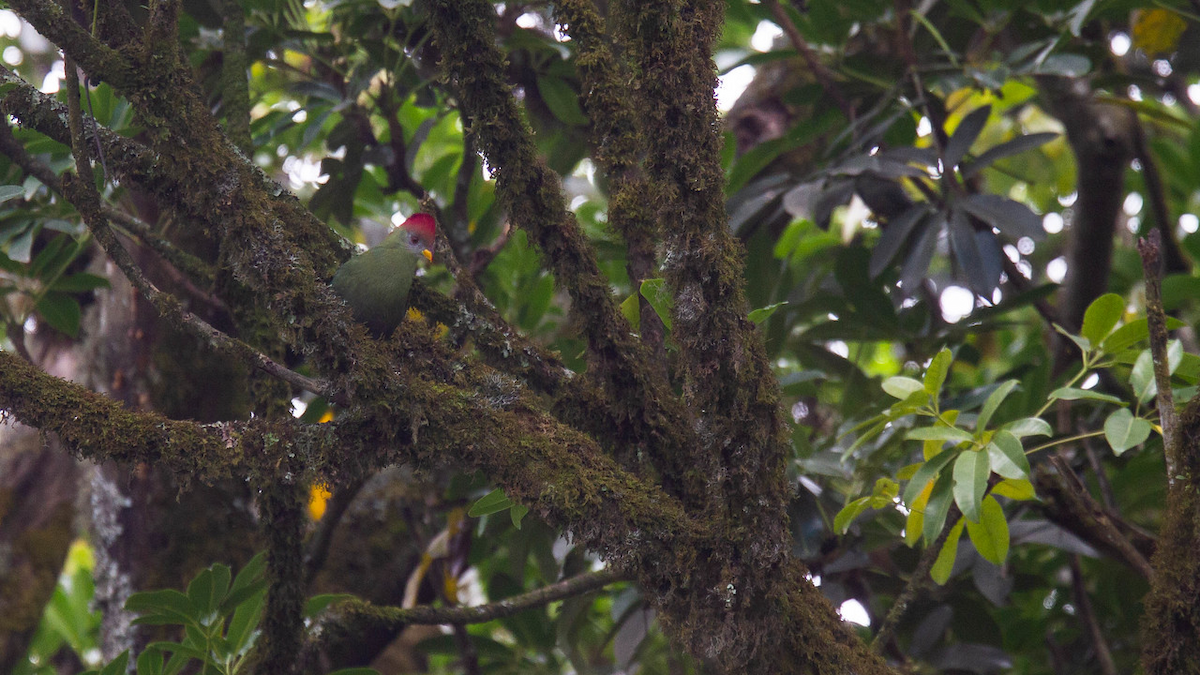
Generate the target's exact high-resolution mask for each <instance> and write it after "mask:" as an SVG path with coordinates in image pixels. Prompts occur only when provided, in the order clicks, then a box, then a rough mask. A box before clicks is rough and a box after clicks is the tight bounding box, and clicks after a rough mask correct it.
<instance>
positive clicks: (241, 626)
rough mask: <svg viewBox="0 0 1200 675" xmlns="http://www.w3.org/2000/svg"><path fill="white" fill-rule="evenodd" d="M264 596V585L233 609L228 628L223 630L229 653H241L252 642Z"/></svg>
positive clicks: (265, 593)
mask: <svg viewBox="0 0 1200 675" xmlns="http://www.w3.org/2000/svg"><path fill="white" fill-rule="evenodd" d="M266 597H267V591H266V588H265V585H264V588H261V589H259V590H258V592H257V593H255V594H253V595H251V596H250V597H248V598H246V600H245V601H244V602H241V603H239V604H238V605H237V608H236V609H234V610H233V618H232V619H231V620H230V621H229V628H228V630H226V632H225V639H226V641H227V647H228V649H229V651H230V653H232V654H242V653H244V652H246V651H247V650H248V649H249V648H250V646H251V645H252V644H253V637H254V631H255V629H257V628H258V622H259V621H261V620H262V609H263V603H264V602H265V600H266Z"/></svg>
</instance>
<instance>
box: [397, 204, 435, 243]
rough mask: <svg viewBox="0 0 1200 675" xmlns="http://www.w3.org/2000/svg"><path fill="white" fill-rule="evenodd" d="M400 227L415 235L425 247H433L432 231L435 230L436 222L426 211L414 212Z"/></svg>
mask: <svg viewBox="0 0 1200 675" xmlns="http://www.w3.org/2000/svg"><path fill="white" fill-rule="evenodd" d="M400 229H402V230H405V231H406V232H411V233H413V234H415V235H417V236H418V237H420V239H421V243H423V244H425V247H426V248H428V249H431V250H432V249H433V241H434V233H435V232H436V231H437V222H436V221H435V220H434V219H433V216H431V215H429V214H428V213H414V214H413V215H412V216H411V217H410V218H409V219H408V220H406V221H404V224H403V225H401V226H400Z"/></svg>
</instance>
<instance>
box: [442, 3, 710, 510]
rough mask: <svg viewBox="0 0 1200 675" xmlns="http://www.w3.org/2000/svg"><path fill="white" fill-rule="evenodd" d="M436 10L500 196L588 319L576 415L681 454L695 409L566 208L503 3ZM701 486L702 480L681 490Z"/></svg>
mask: <svg viewBox="0 0 1200 675" xmlns="http://www.w3.org/2000/svg"><path fill="white" fill-rule="evenodd" d="M430 12H431V15H432V18H433V28H434V32H435V37H436V39H437V42H438V45H439V49H440V50H441V53H442V56H443V65H444V67H445V69H446V73H447V76H448V77H449V79H450V80H451V82H452V88H453V90H454V91H456V92H459V96H460V97H461V107H462V111H463V114H464V117H465V118H466V119H467V120H468V121H469V124H470V126H471V133H474V134H476V138H477V139H478V142H479V147H480V149H481V150H482V151H483V153H484V155H485V156H487V158H488V163H489V165H490V166H492V167H494V169H495V173H494V175H495V178H496V193H497V197H498V199H499V202H500V203H501V204H502V205H503V207H504V208H506V209H508V211H509V213H510V214H511V217H512V219H513V221H514V222H515V223H517V224H518V225H520V226H521V227H522V228H524V229H526V230H527V231H528V232H529V233H530V235H531V239H532V240H533V241H535V242H536V243H537V244H538V246H539V247H540V248H541V251H542V256H543V260H544V261H545V265H546V267H547V269H549V270H551V271H552V272H553V273H554V275H555V279H556V281H557V282H558V283H560V284H562V285H563V286H565V287H566V289H567V291H568V292H569V294H570V297H571V301H572V304H573V307H572V311H573V313H574V314H575V315H576V316H577V317H578V318H579V320H580V322H581V323H582V325H583V332H584V335H585V336H586V339H587V341H588V346H589V373H588V376H587V378H588V380H589V381H590V382H592V383H594V385H595V386H588V387H583V388H582V389H581V390H578V391H576V392H573V393H572V396H574V399H569V404H568V406H567V407H568V410H576V411H580V410H585V409H586V410H588V411H589V413H588V414H584V415H582V416H579V417H578V419H577V420H576V421H577V422H578V423H580V424H581V426H583V427H584V428H587V429H588V430H589V431H591V432H593V433H595V434H597V436H598V437H600V438H605V439H606V440H608V441H609V442H611V443H612V445H613V446H614V447H616V448H621V449H623V450H626V451H627V454H625V456H624V459H625V463H626V464H627V465H628V464H630V463H631V462H632V461H634V458H635V457H636V456H637V453H636V452H634V451H635V450H636V449H637V448H639V447H645V446H646V444H647V443H652V444H653V445H654V446H657V447H653V449H648V450H647V451H646V452H644V453H641V454H642V456H644V457H647V458H655V459H657V458H669V457H672V456H674V455H676V454H677V453H678V452H680V450H679V449H680V448H682V447H685V446H687V445H689V443H690V440H691V433H690V430H689V428H688V427H687V426H686V425H685V424H684V423H683V422H684V420H685V419H686V416H685V415H684V414H683V409H682V407H681V406H679V404H678V401H677V400H676V398H675V397H674V395H673V394H672V393H671V392H670V391H669V390H668V389H667V387H666V383H665V382H664V381H662V378H661V377H656V376H655V373H656V370H655V369H654V368H652V367H651V366H650V363H651V359H650V352H649V350H648V349H646V347H645V345H644V344H642V343H641V342H640V341H638V340H637V339H636V338H635V337H633V335H632V331H631V329H630V327H629V324H628V323H627V322H626V321H625V319H624V318H623V317H622V316H621V315H620V313H619V312H618V311H617V307H616V303H615V302H614V300H613V297H612V293H611V291H610V289H609V285H608V281H607V279H606V278H605V277H604V275H603V274H602V273H601V272H600V268H599V265H598V263H597V261H596V257H595V253H594V250H593V249H592V247H591V245H590V244H589V242H588V241H587V238H586V237H585V236H584V234H583V232H582V231H581V229H580V228H579V225H578V223H577V222H576V220H575V217H574V215H573V214H571V213H570V212H569V211H567V209H566V204H565V202H564V198H563V193H562V184H561V181H560V179H559V177H558V176H557V175H556V174H555V173H554V172H553V171H551V169H550V168H549V167H548V166H547V165H546V162H545V160H544V159H543V158H541V157H539V156H538V154H537V151H536V148H535V147H534V144H533V140H532V138H531V131H530V129H529V126H528V124H527V123H526V122H525V121H524V118H523V117H522V115H521V113H520V111H519V109H518V107H517V103H516V100H515V99H514V97H513V95H512V88H511V87H510V86H509V84H508V82H507V79H506V74H505V70H504V67H503V64H504V55H503V53H502V52H501V51H500V49H499V48H498V47H497V46H496V43H495V10H494V8H493V7H492V5H491V4H490V3H488V2H484V1H482V0H468V1H465V2H450V1H449V0H437V1H435V2H433V3H432V4H431V6H430ZM577 386H582V385H577ZM597 399H599V400H597ZM566 414H570V412H567V413H566ZM681 466H685V465H681ZM689 468H690V469H692V471H693V473H691V474H690V475H689V476H682V475H675V476H668V477H667V478H668V480H676V479H684V478H691V479H692V480H693V481H694V482H696V483H699V481H698V480H697V479H698V477H699V476H698V474H699V473H700V472H697V471H695V467H689ZM700 489H701V488H700V487H699V485H694V486H693V487H692V488H691V489H688V490H683V491H682V492H683V493H691V494H694V493H695V492H696V491H698V490H700Z"/></svg>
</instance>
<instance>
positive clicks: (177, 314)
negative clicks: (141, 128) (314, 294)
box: [63, 57, 333, 397]
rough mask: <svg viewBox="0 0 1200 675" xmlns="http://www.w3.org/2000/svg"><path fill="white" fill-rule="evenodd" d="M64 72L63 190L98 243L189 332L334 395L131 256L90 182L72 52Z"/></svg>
mask: <svg viewBox="0 0 1200 675" xmlns="http://www.w3.org/2000/svg"><path fill="white" fill-rule="evenodd" d="M66 74H67V78H66V79H67V82H66V88H67V104H68V108H69V110H70V120H69V123H70V126H71V131H72V149H73V152H74V154H75V163H76V171H77V177H76V178H75V179H72V180H69V181H67V180H64V181H63V190H64V194H66V196H67V199H68V200H69V201H70V202H71V203H72V204H73V205H74V206H75V207H76V208H77V209H79V212H80V214H81V215H82V216H83V220H84V222H85V223H86V224H87V226H88V229H89V230H90V231H91V232H92V236H94V237H95V238H96V242H97V243H99V244H100V247H101V248H103V249H104V252H105V253H107V254H108V256H109V258H111V259H112V261H113V262H114V263H115V264H116V265H117V267H118V268H119V269H120V270H121V272H123V273H124V274H125V277H126V278H128V279H129V282H130V283H131V284H133V286H134V288H136V289H138V292H140V293H141V294H142V296H143V297H145V298H146V300H147V301H149V302H150V304H152V305H154V307H155V308H156V309H157V310H158V311H159V313H160V314H162V315H163V316H164V317H169V318H173V319H174V320H175V321H176V322H177V323H178V324H179V325H180V326H181V327H182V328H184V329H185V330H186V331H187V332H189V333H191V334H192V335H194V336H195V337H197V338H199V339H201V340H203V341H204V342H207V343H208V344H209V345H210V346H212V347H214V348H215V349H218V350H220V351H222V352H225V353H227V354H230V355H233V356H236V357H238V358H240V359H242V360H243V361H244V362H245V363H247V364H249V365H251V366H254V367H256V368H259V369H260V370H263V371H264V372H266V373H267V374H269V375H272V376H274V377H276V378H279V379H280V380H283V381H284V382H287V383H289V384H292V385H294V386H296V387H299V388H301V389H304V390H306V391H311V392H312V393H314V394H320V395H322V396H326V397H331V396H333V392H331V391H329V388H328V387H327V386H325V384H324V383H321V382H318V381H317V380H314V379H312V378H310V377H306V376H304V375H301V374H300V373H297V372H294V371H292V370H289V369H288V368H286V367H285V366H283V365H280V364H279V363H276V362H275V361H273V360H271V359H270V358H269V357H267V356H266V355H265V354H263V353H261V352H258V351H256V350H254V349H253V348H251V347H250V346H249V345H247V344H246V343H244V342H242V341H241V340H238V339H236V338H233V337H230V336H228V335H226V334H225V333H222V332H221V331H219V330H217V329H216V328H213V327H212V326H211V325H210V324H208V323H207V322H206V321H204V320H203V319H201V318H200V317H198V316H196V315H195V314H192V313H191V312H188V311H185V310H184V309H183V308H182V306H181V305H180V304H179V301H178V300H177V299H176V298H174V297H173V296H171V295H170V294H168V293H164V292H163V291H160V290H159V289H158V288H157V287H155V286H154V284H152V283H150V281H149V280H148V279H146V277H145V275H143V274H142V271H141V269H139V268H138V266H137V263H136V262H134V260H133V257H132V256H130V255H129V252H128V251H126V250H125V247H124V246H122V245H121V242H120V241H118V240H117V238H116V235H114V234H113V231H112V230H111V229H110V228H109V226H108V221H107V220H106V219H105V218H104V217H103V215H102V213H101V209H100V193H99V192H98V191H97V190H96V186H95V184H94V183H93V181H92V172H91V164H90V162H89V158H88V149H89V146H88V144H87V143H86V142H85V141H84V134H83V117H82V112H81V108H80V104H79V78H78V75H77V74H76V71H75V70H74V66H73V64H72V63H71V59H70V57H67V67H66Z"/></svg>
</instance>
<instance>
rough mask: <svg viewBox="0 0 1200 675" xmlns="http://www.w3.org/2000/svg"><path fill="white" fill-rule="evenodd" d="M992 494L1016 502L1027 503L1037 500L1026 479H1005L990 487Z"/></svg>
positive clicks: (1030, 484)
mask: <svg viewBox="0 0 1200 675" xmlns="http://www.w3.org/2000/svg"><path fill="white" fill-rule="evenodd" d="M992 494H994V495H997V496H1000V497H1008V498H1009V499H1016V500H1018V501H1028V500H1030V499H1036V498H1037V492H1036V491H1035V490H1034V489H1033V483H1030V482H1029V480H1028V479H1026V478H1006V479H1004V480H1002V481H1000V482H999V483H996V485H995V486H994V487H992Z"/></svg>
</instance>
